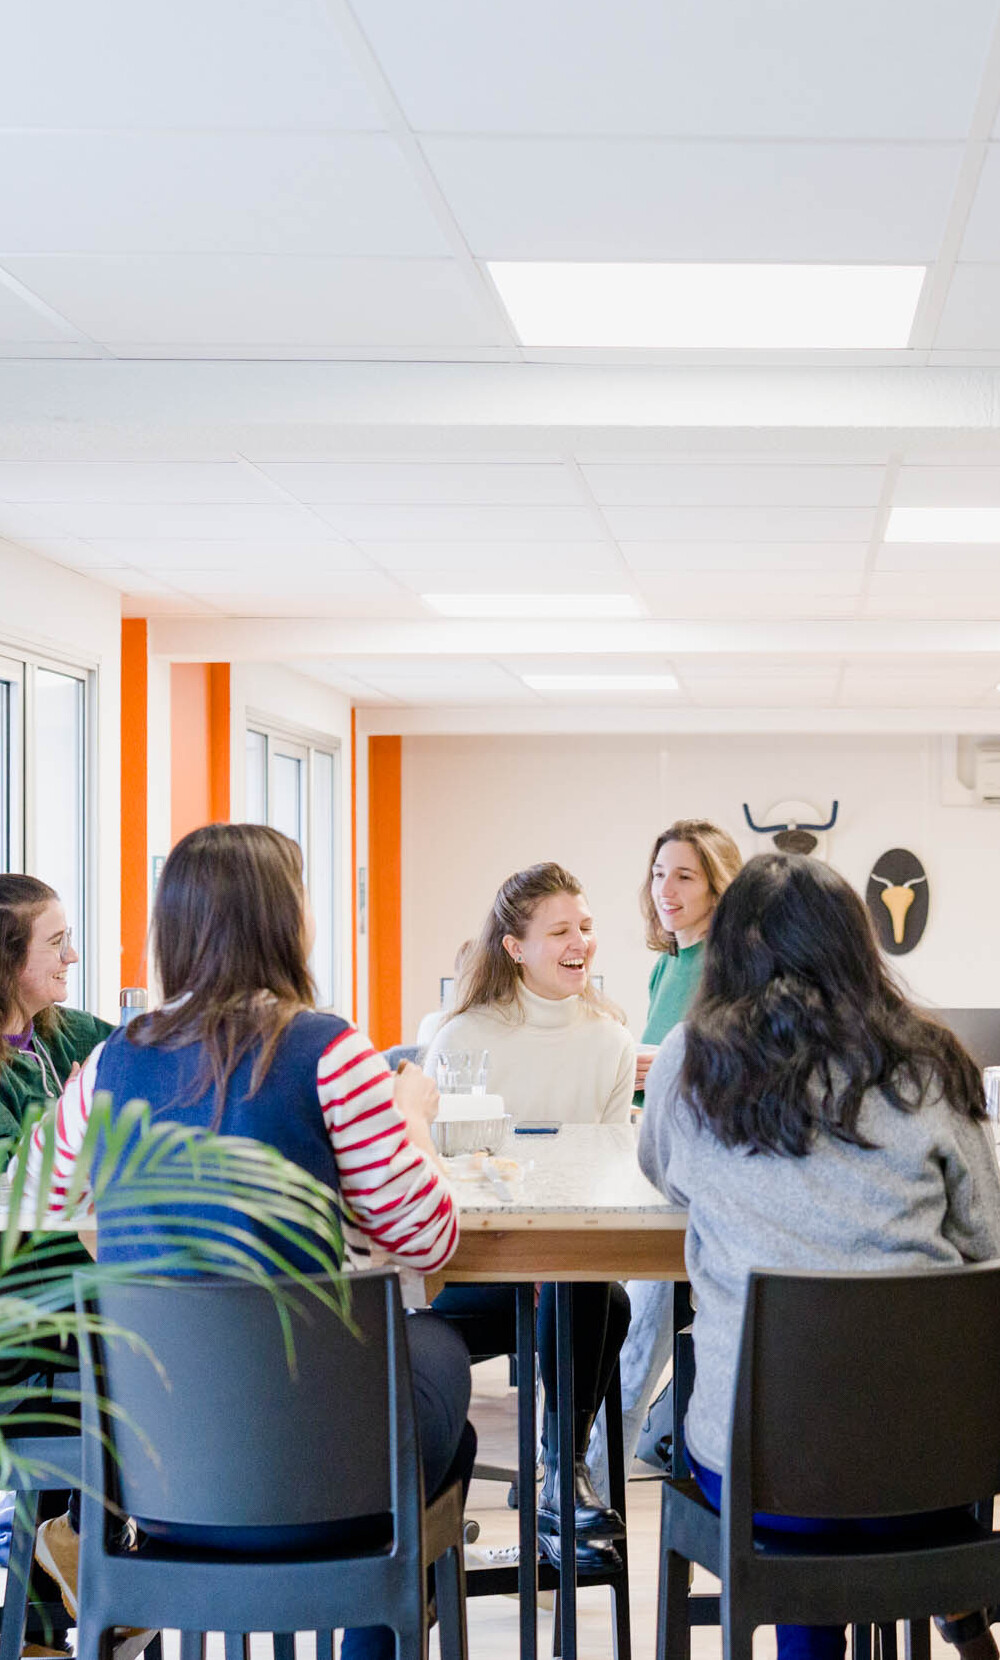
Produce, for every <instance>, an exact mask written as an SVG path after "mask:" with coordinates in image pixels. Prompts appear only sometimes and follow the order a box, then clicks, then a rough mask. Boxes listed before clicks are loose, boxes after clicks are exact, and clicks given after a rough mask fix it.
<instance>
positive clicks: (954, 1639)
mask: <svg viewBox="0 0 1000 1660" xmlns="http://www.w3.org/2000/svg"><path fill="white" fill-rule="evenodd" d="M990 1613H992V1609H991V1610H990ZM934 1624H935V1625H936V1626H937V1628H938V1630H939V1631H940V1633H941V1635H942V1637H943V1638H944V1640H945V1642H946V1643H953V1644H954V1646H955V1647H956V1648H957V1649H958V1652H959V1654H960V1655H961V1657H962V1660H997V1645H996V1642H995V1640H994V1637H993V1633H992V1631H991V1630H990V1628H989V1624H988V1623H987V1615H986V1613H985V1612H984V1610H983V1609H981V1608H979V1609H976V1610H975V1611H974V1612H973V1613H971V1614H960V1615H959V1616H958V1618H957V1619H951V1620H948V1619H945V1618H944V1617H943V1615H940V1614H937V1615H935V1617H934Z"/></svg>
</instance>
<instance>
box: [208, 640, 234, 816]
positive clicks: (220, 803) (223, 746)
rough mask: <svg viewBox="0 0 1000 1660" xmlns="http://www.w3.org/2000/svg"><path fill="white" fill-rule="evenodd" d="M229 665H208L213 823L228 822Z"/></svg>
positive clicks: (229, 752)
mask: <svg viewBox="0 0 1000 1660" xmlns="http://www.w3.org/2000/svg"><path fill="white" fill-rule="evenodd" d="M229 702H230V698H229V664H228V663H209V665H208V788H209V811H210V816H211V819H212V822H213V823H220V822H221V823H224V824H227V823H228V822H229V816H230V805H229V802H230V790H229V785H230V770H231V767H230V762H231V758H232V739H231V732H230V724H229Z"/></svg>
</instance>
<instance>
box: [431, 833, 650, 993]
mask: <svg viewBox="0 0 1000 1660" xmlns="http://www.w3.org/2000/svg"><path fill="white" fill-rule="evenodd" d="M560 893H568V894H570V895H572V897H573V898H577V897H578V896H579V895H580V894H582V893H583V887H582V884H581V883H580V882H578V881H577V879H576V877H575V876H571V875H570V873H569V871H568V870H564V869H563V867H562V865H556V864H552V863H547V864H541V865H529V866H528V869H527V870H517V871H515V872H514V874H513V876H508V878H507V880H506V882H503V883H502V884H501V886H500V888H499V889H498V890H497V896H496V898H495V899H494V901H493V905H492V907H491V909H490V912H489V915H488V916H487V918H486V921H485V922H484V923H483V926H482V930H481V932H480V935H479V938H478V939H477V940H476V941H475V942H474V944H473V946H472V949H471V950H470V952H469V956H468V960H467V961H466V963H465V964H464V966H463V969H462V975H461V980H460V984H459V988H458V1001H457V1003H456V1005H455V1007H454V1009H452V1010H451V1012H450V1014H449V1016H448V1019H449V1020H454V1018H455V1016H456V1015H460V1014H465V1013H466V1012H467V1011H468V1010H469V1009H478V1008H500V1009H504V1010H506V1011H509V1012H510V1014H511V1015H512V1016H513V1017H514V1018H516V1017H517V1016H518V1015H521V1016H522V1018H523V1014H522V1011H521V1007H520V1000H519V998H518V990H519V988H520V985H521V982H522V980H523V978H524V975H523V973H522V971H521V968H520V966H519V965H518V964H517V963H516V962H515V961H514V959H513V957H512V956H511V955H510V953H509V952H508V951H507V950H505V948H504V943H503V942H504V935H505V934H512V935H513V936H514V938H515V939H518V940H520V939H523V938H524V936H525V933H526V931H527V928H528V924H529V923H530V922H531V919H532V917H533V916H534V914H535V911H536V909H537V907H538V906H539V905H540V903H541V901H542V900H543V899H548V898H550V897H551V896H552V895H553V894H560ZM580 996H581V997H582V998H583V1001H584V1002H585V1003H586V1004H587V1005H588V1007H589V1008H590V1009H591V1010H592V1011H593V1013H594V1014H610V1015H613V1016H614V1017H615V1019H617V1020H622V1021H624V1019H625V1017H624V1015H623V1014H622V1013H621V1011H620V1010H619V1009H616V1008H615V1006H614V1004H613V1003H609V1002H608V1001H607V1000H606V999H605V998H604V997H602V996H601V994H600V993H599V992H598V991H595V989H594V987H593V986H592V985H591V983H590V980H589V979H588V981H587V984H586V986H585V987H584V989H583V991H582V992H581V993H580Z"/></svg>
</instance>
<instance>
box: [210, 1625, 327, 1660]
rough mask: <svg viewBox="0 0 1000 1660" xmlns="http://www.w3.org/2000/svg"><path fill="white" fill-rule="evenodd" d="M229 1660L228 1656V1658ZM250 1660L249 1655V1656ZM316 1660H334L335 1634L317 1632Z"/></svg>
mask: <svg viewBox="0 0 1000 1660" xmlns="http://www.w3.org/2000/svg"><path fill="white" fill-rule="evenodd" d="M226 1660H228V1656H227V1657H226ZM248 1660H249V1654H248ZM316 1660H333V1632H332V1631H317V1633H316Z"/></svg>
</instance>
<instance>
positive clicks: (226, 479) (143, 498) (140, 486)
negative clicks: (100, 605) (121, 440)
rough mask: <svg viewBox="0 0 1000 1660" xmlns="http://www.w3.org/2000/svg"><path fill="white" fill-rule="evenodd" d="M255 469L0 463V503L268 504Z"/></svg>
mask: <svg viewBox="0 0 1000 1660" xmlns="http://www.w3.org/2000/svg"><path fill="white" fill-rule="evenodd" d="M275 499H276V497H275V492H274V490H273V489H272V487H271V486H270V485H269V484H268V482H267V480H266V479H264V478H262V477H261V476H260V474H259V473H258V472H257V471H256V470H255V469H254V468H253V467H243V466H241V465H240V463H239V462H237V461H222V462H200V461H187V462H185V461H150V462H141V461H0V501H7V502H19V503H28V502H74V501H86V502H154V503H155V502H252V501H260V502H270V503H272V504H273V503H274V501H275Z"/></svg>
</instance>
